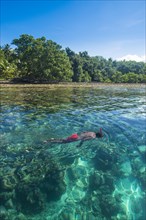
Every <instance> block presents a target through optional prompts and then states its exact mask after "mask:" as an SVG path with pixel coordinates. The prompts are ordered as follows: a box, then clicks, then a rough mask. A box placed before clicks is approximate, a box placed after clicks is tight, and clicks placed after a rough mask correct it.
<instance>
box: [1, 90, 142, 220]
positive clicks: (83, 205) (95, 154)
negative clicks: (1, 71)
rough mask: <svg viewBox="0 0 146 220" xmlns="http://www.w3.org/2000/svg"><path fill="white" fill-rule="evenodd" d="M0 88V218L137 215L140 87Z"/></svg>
mask: <svg viewBox="0 0 146 220" xmlns="http://www.w3.org/2000/svg"><path fill="white" fill-rule="evenodd" d="M1 90H2V93H1V116H2V117H1V146H0V150H1V154H0V217H1V219H8V220H9V219H14V220H19V219H24V220H25V219H28V220H34V219H35V220H42V219H43V220H45V219H46V220H87V219H89V220H99V219H100V220H110V219H112V220H124V219H125V220H144V219H145V212H144V210H145V209H144V207H145V199H144V198H145V192H146V188H145V187H146V180H145V158H146V136H145V134H146V132H145V131H146V118H145V116H146V108H145V92H146V91H145V86H140V87H138V86H136V87H135V88H134V87H129V86H125V87H124V86H114V87H113V86H111V87H110V86H103V87H102V86H99V87H97V88H96V87H94V88H73V87H70V88H49V87H45V88H43V87H39V88H37V87H36V88H9V89H8V88H7V89H5V88H2V89H1ZM100 127H102V128H103V131H104V134H105V135H104V137H103V138H102V139H97V140H91V141H86V142H84V143H83V144H82V145H80V144H79V142H75V143H69V144H53V143H48V144H44V142H43V141H44V140H47V139H49V138H65V137H67V136H69V135H71V134H72V133H80V132H83V131H88V130H89V131H95V132H96V131H98V129H99V128H100Z"/></svg>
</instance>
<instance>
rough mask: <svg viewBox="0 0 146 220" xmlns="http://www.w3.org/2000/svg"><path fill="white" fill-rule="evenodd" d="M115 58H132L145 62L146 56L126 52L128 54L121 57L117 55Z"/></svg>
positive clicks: (127, 59)
mask: <svg viewBox="0 0 146 220" xmlns="http://www.w3.org/2000/svg"><path fill="white" fill-rule="evenodd" d="M116 60H118V61H120V60H126V61H129V60H134V61H137V62H146V56H145V55H143V56H138V55H132V54H128V55H125V56H123V57H119V58H117V59H116Z"/></svg>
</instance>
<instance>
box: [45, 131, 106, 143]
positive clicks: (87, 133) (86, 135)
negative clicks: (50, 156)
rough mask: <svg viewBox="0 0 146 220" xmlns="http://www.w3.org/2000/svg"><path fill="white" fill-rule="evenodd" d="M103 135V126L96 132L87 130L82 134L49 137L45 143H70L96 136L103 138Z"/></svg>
mask: <svg viewBox="0 0 146 220" xmlns="http://www.w3.org/2000/svg"><path fill="white" fill-rule="evenodd" d="M102 137H103V132H102V128H100V130H99V132H97V133H95V132H91V131H85V132H82V133H80V134H72V135H71V136H69V137H67V138H65V139H54V138H51V139H48V140H46V141H44V143H48V142H51V143H70V142H75V141H81V142H83V141H87V140H91V139H95V138H102Z"/></svg>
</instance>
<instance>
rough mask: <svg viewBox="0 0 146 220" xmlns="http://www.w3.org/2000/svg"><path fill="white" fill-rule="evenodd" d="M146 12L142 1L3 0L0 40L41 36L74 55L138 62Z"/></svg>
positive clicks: (142, 52) (142, 41) (9, 41)
mask: <svg viewBox="0 0 146 220" xmlns="http://www.w3.org/2000/svg"><path fill="white" fill-rule="evenodd" d="M145 16H146V3H145V0H134V1H133V0H113V1H111V0H101V1H99V0H85V1H84V0H74V1H73V0H64V1H61V0H60V1H59V0H58V1H57V0H54V1H49V0H42V1H40V0H15V1H14V0H1V39H0V41H1V45H4V44H7V43H8V44H10V43H11V42H12V40H13V39H15V38H19V36H20V35H21V34H30V35H33V36H34V37H35V38H38V37H42V36H45V37H46V38H47V39H48V40H49V39H51V40H53V41H55V42H56V43H58V44H60V45H61V46H62V47H63V48H66V47H69V48H70V49H72V50H73V51H75V52H77V53H78V52H79V51H88V53H89V55H90V56H96V55H97V56H103V57H105V58H109V57H111V58H113V59H119V58H123V57H124V58H126V59H135V60H137V61H140V60H142V59H144V55H145V52H146V51H145V46H146V40H145V38H146V36H145V31H146V30H145V25H146V18H145ZM128 57H129V58H128Z"/></svg>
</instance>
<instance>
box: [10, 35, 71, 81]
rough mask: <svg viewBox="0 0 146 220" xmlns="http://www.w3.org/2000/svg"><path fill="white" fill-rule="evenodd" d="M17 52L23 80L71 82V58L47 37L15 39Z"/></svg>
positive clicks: (23, 36) (25, 36) (26, 36)
mask: <svg viewBox="0 0 146 220" xmlns="http://www.w3.org/2000/svg"><path fill="white" fill-rule="evenodd" d="M13 44H15V45H16V46H17V48H16V49H15V52H16V54H17V56H18V59H19V60H20V62H19V64H18V67H19V69H20V71H21V76H22V78H25V79H27V80H28V81H50V82H60V81H71V77H72V75H73V72H72V69H71V64H70V62H69V58H68V56H67V55H66V53H65V51H64V50H62V49H61V46H60V45H58V44H56V43H55V42H53V41H51V40H46V38H45V37H42V38H37V39H34V38H33V36H30V35H21V36H20V38H19V39H14V40H13Z"/></svg>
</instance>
